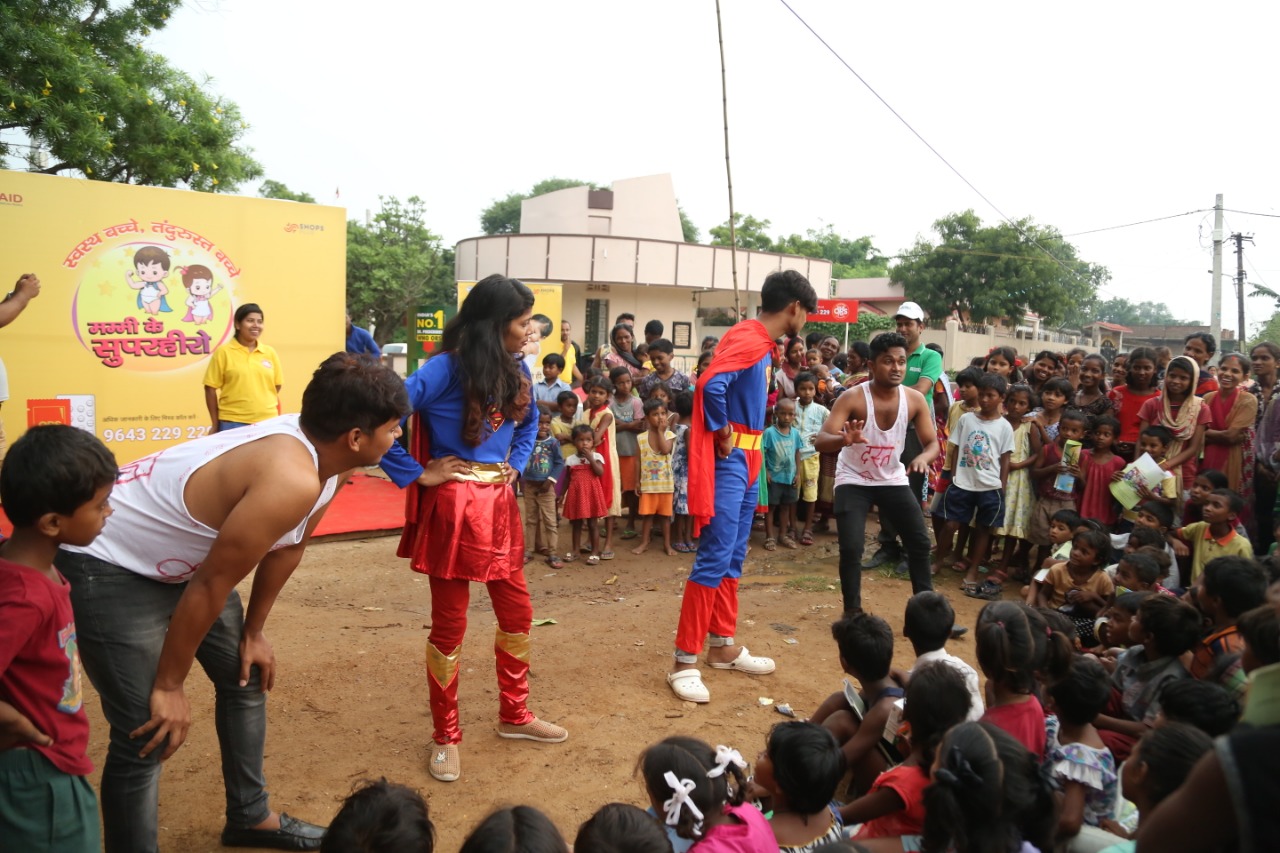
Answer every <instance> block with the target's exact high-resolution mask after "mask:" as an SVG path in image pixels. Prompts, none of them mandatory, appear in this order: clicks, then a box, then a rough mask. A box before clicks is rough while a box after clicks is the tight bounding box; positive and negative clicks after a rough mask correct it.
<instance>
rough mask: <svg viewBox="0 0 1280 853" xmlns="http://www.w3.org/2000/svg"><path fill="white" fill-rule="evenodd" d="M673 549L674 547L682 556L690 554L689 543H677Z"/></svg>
mask: <svg viewBox="0 0 1280 853" xmlns="http://www.w3.org/2000/svg"><path fill="white" fill-rule="evenodd" d="M671 547H672V548H675V549H676V551H677V552H679V553H681V554H688V553H689V543H688V542H677V543H676V544H674V545H672V546H671Z"/></svg>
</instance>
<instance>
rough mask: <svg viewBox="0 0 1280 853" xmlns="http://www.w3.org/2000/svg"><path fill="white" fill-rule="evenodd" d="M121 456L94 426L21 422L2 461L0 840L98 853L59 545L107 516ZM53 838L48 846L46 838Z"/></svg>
mask: <svg viewBox="0 0 1280 853" xmlns="http://www.w3.org/2000/svg"><path fill="white" fill-rule="evenodd" d="M117 473H118V471H117V469H116V460H115V458H114V457H113V456H112V455H111V451H109V450H108V449H107V448H106V445H104V444H103V443H102V442H101V441H99V440H98V439H97V438H96V437H94V435H93V434H92V433H88V432H85V431H83V430H79V429H76V428H75V427H69V426H62V425H51V426H36V427H32V428H31V429H29V430H27V432H26V434H25V435H23V436H22V438H20V439H18V440H17V441H15V442H14V443H13V446H12V447H10V448H9V454H8V457H7V458H6V459H5V460H4V468H3V469H0V503H3V504H4V508H5V513H6V514H7V515H8V517H9V521H10V522H11V523H12V524H13V535H12V537H10V538H9V539H6V540H4V541H3V542H0V848H3V849H6V850H58V851H70V853H79V851H83V853H97V851H98V849H99V843H100V840H99V831H98V801H97V798H96V797H95V796H94V793H93V786H92V785H91V784H90V783H89V779H88V776H89V774H90V773H91V772H92V771H93V763H92V762H91V761H90V760H89V755H88V745H89V719H88V717H87V716H86V715H85V712H84V706H83V690H82V687H81V685H82V683H83V675H82V674H81V670H80V656H79V654H78V653H77V651H76V623H75V614H74V613H72V610H71V587H70V586H69V585H68V584H67V581H66V579H65V578H63V577H62V574H61V573H60V572H59V571H58V570H57V569H55V568H54V567H53V558H54V555H56V554H57V553H58V547H59V546H61V545H79V546H84V545H88V544H89V543H90V542H92V541H93V540H94V539H96V538H97V537H98V534H99V533H101V532H102V528H103V526H104V525H105V524H106V522H107V518H108V517H109V516H110V515H111V504H110V503H108V499H109V498H110V495H111V488H112V486H113V485H114V483H115V479H116V476H117ZM55 838H56V839H57V841H56V843H55V844H54V845H53V846H50V840H51V839H55Z"/></svg>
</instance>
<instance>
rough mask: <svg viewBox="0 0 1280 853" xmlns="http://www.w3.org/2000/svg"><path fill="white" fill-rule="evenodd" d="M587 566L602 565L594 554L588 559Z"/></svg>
mask: <svg viewBox="0 0 1280 853" xmlns="http://www.w3.org/2000/svg"><path fill="white" fill-rule="evenodd" d="M586 564H587V565H588V566H598V565H600V558H599V557H597V556H596V555H595V554H592V555H591V556H590V557H587V559H586Z"/></svg>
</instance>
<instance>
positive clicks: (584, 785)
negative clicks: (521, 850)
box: [85, 525, 981, 851]
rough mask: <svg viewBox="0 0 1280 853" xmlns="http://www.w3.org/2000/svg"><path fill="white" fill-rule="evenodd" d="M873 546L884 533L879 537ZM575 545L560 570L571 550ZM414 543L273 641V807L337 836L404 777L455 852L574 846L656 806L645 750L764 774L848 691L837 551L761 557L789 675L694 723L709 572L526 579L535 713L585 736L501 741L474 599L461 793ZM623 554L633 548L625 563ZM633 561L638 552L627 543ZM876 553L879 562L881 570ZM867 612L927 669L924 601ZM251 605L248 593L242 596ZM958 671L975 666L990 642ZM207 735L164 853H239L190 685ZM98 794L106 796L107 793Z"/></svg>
mask: <svg viewBox="0 0 1280 853" xmlns="http://www.w3.org/2000/svg"><path fill="white" fill-rule="evenodd" d="M869 528H870V529H872V533H874V529H873V528H874V525H869ZM567 533H568V527H567V525H566V526H565V528H564V529H563V531H562V538H561V542H562V550H563V546H564V545H565V544H567V542H568V536H567ZM396 542H397V537H392V536H388V537H380V538H372V539H362V540H353V541H342V542H327V543H317V544H313V545H312V546H311V547H310V548H309V549H308V551H307V554H306V557H305V558H304V560H303V563H302V565H301V567H300V568H299V569H298V571H297V573H296V574H295V575H294V577H293V579H292V580H291V581H290V582H289V584H288V586H287V587H286V588H285V590H284V592H283V593H282V595H281V596H280V599H279V601H278V602H277V603H276V606H275V609H274V611H273V612H272V614H271V618H270V620H269V622H268V624H267V635H268V637H269V638H270V639H271V641H272V643H273V644H274V646H275V652H276V658H277V662H278V667H279V670H278V674H277V677H276V686H275V690H274V691H273V692H272V695H271V699H270V702H269V703H268V719H269V728H268V740H267V756H266V773H267V781H268V785H269V788H270V791H271V795H272V796H271V803H272V806H273V807H274V808H276V809H278V810H283V811H286V812H288V813H290V814H292V815H295V816H297V817H300V818H304V819H306V820H310V821H314V822H318V823H327V822H328V821H329V820H330V819H331V818H332V817H333V815H334V813H335V812H336V811H337V809H338V807H339V805H340V804H341V802H342V800H343V798H344V797H345V796H346V795H347V794H348V793H349V792H350V790H351V788H352V785H353V784H355V783H357V782H358V781H360V780H362V779H368V778H377V777H379V776H386V777H387V778H388V779H391V780H393V781H396V782H400V783H403V784H407V785H409V786H411V787H415V788H418V789H420V790H421V791H422V793H423V794H424V796H426V797H427V799H428V801H429V803H430V809H431V818H432V820H433V821H434V823H435V825H436V831H437V844H438V848H437V849H440V850H456V849H457V848H458V846H459V845H460V844H461V842H462V840H463V839H464V838H465V837H466V834H467V833H468V831H469V830H470V828H471V827H473V826H474V825H475V824H476V823H477V822H478V821H479V820H480V819H481V818H483V817H484V816H485V815H486V814H488V813H489V812H490V811H492V810H493V809H495V808H497V807H500V806H504V805H516V804H522V803H523V804H529V805H534V806H537V807H538V808H540V809H542V810H543V811H545V812H546V813H547V814H548V815H549V816H550V817H551V819H552V820H553V821H555V823H556V825H557V826H559V828H560V830H561V832H563V833H564V835H565V836H566V838H567V839H568V840H569V841H570V843H572V840H573V836H574V835H575V834H576V832H577V829H578V826H579V825H580V824H581V823H582V822H583V821H584V820H586V818H587V817H589V816H590V815H591V814H592V813H593V812H594V811H595V810H596V809H597V808H599V807H600V806H601V805H604V804H605V803H608V802H615V801H620V802H630V803H635V804H645V800H644V793H643V789H642V786H641V784H640V782H639V781H638V779H637V778H636V777H635V776H634V772H633V771H634V769H635V765H636V760H637V758H638V756H639V755H640V753H641V751H642V750H643V749H644V748H645V746H646V745H648V744H650V743H652V742H654V741H656V740H659V739H661V738H663V737H666V736H668V735H671V734H690V735H694V736H696V737H700V738H702V739H704V740H706V741H708V742H709V743H711V744H712V745H715V744H717V743H726V744H729V745H732V746H734V747H736V748H737V749H739V750H740V751H741V752H742V754H743V755H744V756H745V757H747V758H748V759H749V760H750V759H753V758H754V757H755V756H756V754H757V753H758V752H759V751H760V750H761V749H762V748H763V746H764V739H765V735H766V734H767V732H768V731H769V728H770V726H772V725H773V724H774V723H777V722H779V721H781V720H783V719H784V718H783V717H782V716H780V715H779V714H778V712H777V711H776V705H772V706H769V705H762V704H761V698H762V697H766V698H769V699H772V700H773V701H774V702H775V703H782V702H786V703H789V704H790V705H791V707H792V708H794V709H795V712H796V714H797V715H799V716H801V717H803V716H805V715H806V714H808V713H809V712H810V711H812V710H813V709H814V708H815V707H816V706H817V705H818V703H819V702H820V701H821V700H822V699H823V698H825V697H826V696H827V695H829V694H830V693H831V692H832V691H834V690H835V689H837V688H838V687H839V686H840V679H841V672H840V667H839V661H838V657H837V654H836V650H835V647H834V644H833V642H832V640H831V635H830V633H829V626H830V624H831V622H832V621H834V620H835V619H836V618H837V617H838V615H839V612H840V594H839V584H838V580H837V574H836V562H837V553H836V543H835V537H834V536H819V537H818V541H817V543H816V544H815V545H814V546H812V547H810V548H807V549H804V550H801V551H787V550H784V549H779V550H778V551H775V552H772V553H769V552H765V551H764V550H763V548H761V547H760V543H761V534H759V533H757V534H755V536H754V537H753V548H752V552H751V554H750V556H749V557H748V559H747V566H746V571H745V574H744V577H743V581H742V586H741V593H740V601H741V613H740V617H739V630H738V641H739V643H740V644H742V645H746V646H748V647H749V648H750V649H751V651H752V652H756V653H760V654H765V655H768V656H770V657H773V658H774V659H775V660H776V661H777V662H778V669H777V671H776V672H775V673H773V674H771V675H766V676H748V675H744V674H742V673H736V672H720V671H713V670H710V669H709V668H707V667H703V668H702V671H703V676H704V680H705V681H706V683H707V686H708V688H709V689H710V690H711V695H712V701H711V703H710V704H709V705H702V706H695V705H693V704H691V703H682V702H681V701H680V700H678V699H676V697H675V696H674V695H673V694H672V693H671V690H670V689H669V688H668V687H667V685H666V683H665V681H664V673H665V672H666V670H667V667H668V664H669V661H670V655H671V648H672V642H673V641H674V637H675V628H676V620H677V617H678V615H679V609H680V592H681V588H682V586H683V584H684V580H685V578H686V577H687V575H688V571H689V566H690V564H691V557H692V555H685V554H681V555H678V556H675V557H668V556H665V555H664V554H662V553H661V551H660V550H658V551H654V550H650V552H649V553H647V554H645V555H643V556H640V557H637V556H633V555H632V554H630V553H629V552H628V551H626V550H624V549H621V548H620V549H618V551H619V553H618V558H617V559H616V560H614V561H612V562H606V563H601V564H600V565H599V566H597V567H594V568H587V567H584V566H583V565H582V564H581V563H571V564H569V565H568V566H567V567H566V568H565V569H562V570H560V571H558V572H555V571H552V570H551V568H550V567H549V566H547V565H546V564H545V563H543V562H533V563H530V564H529V565H528V566H527V567H526V573H527V575H528V580H529V588H530V592H531V594H532V596H533V604H534V618H535V619H545V618H550V619H554V620H556V624H554V625H547V626H543V627H535V628H534V629H533V637H534V653H533V654H534V658H533V671H532V676H531V691H532V697H531V701H530V707H531V709H532V710H533V711H534V713H536V714H538V715H539V716H541V717H544V718H546V719H548V720H552V721H554V722H557V723H559V724H561V725H563V726H565V727H566V728H567V729H568V730H569V740H568V741H566V742H565V743H563V744H555V745H551V744H536V743H532V742H526V741H509V740H503V739H500V738H499V737H498V736H497V733H496V721H497V696H496V689H497V688H496V685H495V679H494V673H493V663H492V661H493V652H492V648H493V630H494V627H495V625H496V622H495V620H494V618H493V615H492V609H491V606H490V604H489V601H488V598H487V596H486V594H485V592H484V589H483V587H481V586H479V585H473V586H472V591H473V595H472V601H471V607H470V611H469V625H468V628H467V638H466V641H465V643H464V645H463V659H462V667H461V676H460V677H461V688H460V704H461V714H462V726H463V732H464V739H463V744H462V778H461V779H460V780H459V781H457V782H454V783H451V784H443V783H440V782H437V781H435V780H434V779H432V778H431V777H430V776H429V775H428V774H427V770H426V766H427V757H428V751H429V742H430V738H431V716H430V713H429V710H428V707H427V685H426V680H425V679H426V676H425V669H424V665H425V664H424V650H425V643H426V633H427V632H426V629H427V627H428V624H429V622H430V619H429V614H430V600H429V593H428V586H427V582H426V579H425V577H424V576H421V575H417V574H415V573H413V572H412V571H410V570H409V569H408V567H407V565H406V563H405V561H404V560H400V559H397V558H396V556H395V546H396ZM618 544H623V543H618ZM625 544H628V545H630V544H634V543H625ZM871 550H873V549H869V552H870V551H871ZM862 578H863V603H864V606H865V607H866V609H868V610H869V611H871V612H874V613H877V614H879V615H881V616H883V617H884V618H885V619H887V620H888V621H889V623H890V624H891V625H892V626H893V627H894V630H895V632H898V643H897V646H896V648H895V653H894V662H895V664H896V665H898V666H903V667H906V666H910V664H911V661H912V658H913V656H912V653H911V647H910V645H909V644H908V643H907V642H906V640H905V639H902V638H901V629H902V611H903V605H904V603H905V601H906V599H907V598H908V596H909V595H910V592H911V587H910V583H909V582H908V581H907V580H905V579H900V578H897V577H894V576H891V575H888V574H887V573H886V574H882V573H880V572H874V571H873V572H864V573H863V576H862ZM958 578H959V576H958V575H954V574H952V573H951V572H944V576H940V577H939V578H938V579H937V583H938V588H939V589H941V590H943V591H944V592H946V593H947V594H948V596H949V597H950V599H951V601H952V603H953V605H954V606H955V608H956V612H957V619H958V621H959V622H960V623H961V624H965V625H969V626H971V627H972V625H973V623H974V620H975V618H976V616H977V612H978V609H979V605H980V604H981V602H979V601H975V600H973V599H969V598H965V597H964V596H962V595H960V594H959V580H958ZM241 593H242V595H245V596H246V598H247V595H248V586H247V584H246V585H245V587H244V588H242V590H241ZM950 649H951V651H952V652H953V653H954V654H957V655H959V656H960V657H963V658H964V659H966V660H968V661H969V662H970V663H975V660H974V650H973V643H972V640H971V639H969V638H968V637H965V638H964V639H962V640H960V641H953V642H952V643H951V644H950ZM86 689H87V692H89V693H90V694H91V695H89V696H88V697H86V703H85V704H86V707H87V708H88V709H89V716H90V721H91V724H92V726H93V735H92V738H91V743H90V755H91V757H92V759H93V761H94V764H95V765H96V766H98V767H101V764H102V761H103V759H104V758H105V752H106V742H107V738H106V723H105V722H104V721H103V719H102V716H101V711H100V706H99V703H98V699H97V696H96V694H93V693H92V690H91V689H88V688H86ZM187 692H188V696H189V697H190V699H191V706H192V728H191V733H190V737H189V740H188V741H187V743H186V745H185V746H183V748H182V749H181V750H179V752H178V753H177V754H176V755H175V756H174V757H173V758H172V759H170V761H169V762H168V766H167V767H166V768H165V771H164V775H163V777H162V782H161V789H160V790H161V798H160V841H161V846H162V847H163V848H164V849H166V850H171V851H174V850H182V851H206V850H221V849H223V848H221V846H220V844H219V840H218V836H219V833H220V832H221V829H222V825H223V803H224V801H223V786H222V778H221V774H220V772H219V756H218V746H217V739H216V737H215V734H214V725H213V694H212V689H211V688H210V686H209V684H208V682H207V681H206V680H205V679H204V677H203V674H202V673H200V672H199V671H198V669H197V670H195V671H193V673H192V675H191V678H190V679H189V681H188V685H187ZM93 781H94V784H95V786H96V784H97V781H98V780H97V778H96V776H95V778H94V780H93Z"/></svg>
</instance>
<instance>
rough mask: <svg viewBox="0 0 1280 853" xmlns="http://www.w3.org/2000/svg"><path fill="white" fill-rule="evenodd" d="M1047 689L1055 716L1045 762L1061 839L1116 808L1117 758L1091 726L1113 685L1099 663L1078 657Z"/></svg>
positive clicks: (1091, 824)
mask: <svg viewBox="0 0 1280 853" xmlns="http://www.w3.org/2000/svg"><path fill="white" fill-rule="evenodd" d="M1045 693H1046V695H1047V701H1048V705H1047V706H1046V710H1047V711H1049V712H1050V713H1051V714H1054V715H1055V717H1056V725H1050V727H1049V733H1048V747H1047V749H1048V756H1047V759H1046V766H1047V768H1048V770H1049V774H1050V776H1051V777H1052V779H1053V782H1054V785H1055V786H1056V787H1057V788H1058V790H1059V791H1060V792H1061V794H1062V808H1061V810H1060V811H1059V813H1058V831H1057V835H1058V839H1059V842H1062V841H1065V840H1067V839H1070V838H1073V837H1075V836H1076V835H1078V834H1079V833H1080V830H1081V827H1084V826H1093V827H1096V826H1099V825H1100V824H1101V822H1102V820H1103V819H1104V818H1108V817H1110V816H1111V815H1113V814H1114V813H1115V810H1116V800H1117V798H1118V796H1119V789H1118V785H1117V783H1118V781H1119V780H1118V778H1117V776H1116V762H1115V759H1114V758H1113V757H1112V755H1111V752H1110V751H1109V750H1108V749H1107V747H1106V744H1104V743H1103V742H1102V738H1101V737H1099V735H1098V730H1097V729H1096V728H1094V726H1093V721H1094V720H1095V719H1097V716H1098V714H1099V713H1101V712H1102V710H1103V708H1105V707H1106V706H1107V700H1108V699H1109V698H1110V697H1111V683H1110V678H1109V677H1108V675H1107V671H1106V670H1105V669H1103V668H1102V665H1101V664H1100V663H1098V662H1097V661H1096V660H1094V659H1093V658H1087V657H1080V658H1076V659H1075V660H1074V661H1073V662H1072V664H1071V668H1070V670H1069V671H1068V672H1067V675H1066V677H1065V678H1061V679H1059V680H1058V681H1056V682H1054V683H1053V684H1052V685H1050V686H1049V688H1048V689H1047V690H1046V691H1045ZM1049 719H1050V721H1051V722H1052V721H1053V720H1054V718H1053V717H1051V718H1049Z"/></svg>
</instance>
